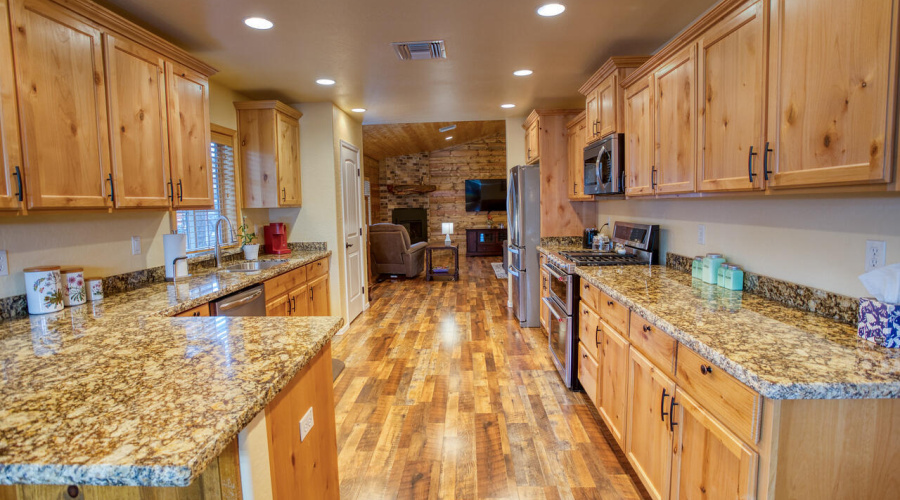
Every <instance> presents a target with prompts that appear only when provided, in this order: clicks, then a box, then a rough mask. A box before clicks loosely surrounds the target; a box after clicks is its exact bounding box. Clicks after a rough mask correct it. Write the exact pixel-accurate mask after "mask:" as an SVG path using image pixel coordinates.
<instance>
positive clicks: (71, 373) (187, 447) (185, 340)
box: [0, 252, 343, 486]
mask: <svg viewBox="0 0 900 500" xmlns="http://www.w3.org/2000/svg"><path fill="white" fill-rule="evenodd" d="M328 255H330V252H294V253H293V254H292V255H290V256H288V257H287V258H288V262H287V263H285V264H283V265H280V266H276V267H275V268H272V269H269V270H266V271H263V272H259V273H253V274H240V273H233V274H232V273H225V272H218V273H217V272H216V271H215V269H211V270H208V271H202V272H200V273H198V274H197V275H196V276H193V277H191V278H189V279H186V280H185V281H184V282H183V283H182V282H179V284H178V286H177V293H176V286H175V285H173V284H171V283H159V284H155V285H152V286H149V287H146V288H142V289H138V290H134V291H132V292H128V293H123V294H119V295H114V296H111V297H106V298H105V299H104V300H103V301H102V302H88V303H87V304H85V305H82V306H77V307H73V308H66V309H65V310H63V311H61V312H59V313H54V314H48V315H44V316H31V317H29V318H25V319H20V320H14V321H7V322H3V323H0V484H80V485H117V486H187V485H188V484H190V483H191V481H193V480H194V479H195V478H196V477H197V476H199V475H200V473H201V472H203V470H204V469H205V468H206V466H207V465H208V464H209V463H210V461H212V460H213V459H214V458H215V457H217V456H218V455H219V453H221V451H222V449H223V448H224V447H225V446H226V445H227V444H228V443H230V442H231V441H232V440H233V439H234V438H235V436H236V435H237V433H238V432H240V430H241V429H243V428H244V427H245V426H246V425H247V424H248V423H249V422H250V420H252V419H253V417H254V416H256V414H257V413H259V412H260V411H261V410H262V409H263V408H264V407H265V406H266V404H268V403H269V402H270V401H271V400H272V398H274V397H275V394H277V393H278V391H280V390H281V389H282V388H283V387H284V386H285V385H286V384H287V383H288V382H289V381H290V379H291V378H292V377H293V376H294V375H295V374H296V373H297V372H298V371H299V370H300V369H301V368H302V367H303V366H304V365H305V364H306V363H307V362H308V361H309V360H310V359H311V358H312V357H313V356H314V355H315V354H316V353H317V352H318V351H319V350H320V349H321V348H322V347H323V346H324V345H325V344H326V343H327V342H328V341H329V340H331V338H332V337H333V336H334V334H335V333H336V332H337V331H338V329H339V328H340V327H341V326H342V324H343V320H342V319H341V318H336V317H307V318H292V317H252V318H251V317H245V318H237V317H235V318H231V317H205V318H204V317H201V318H195V317H185V318H173V317H169V316H171V315H172V314H176V313H178V312H181V311H184V310H187V309H190V308H192V307H195V306H197V305H200V304H202V303H205V302H208V301H209V300H212V299H215V298H217V297H221V296H224V295H227V294H229V293H231V292H234V291H238V290H240V289H242V288H245V287H247V286H250V285H253V284H255V283H259V282H262V281H264V280H266V279H268V278H271V277H272V276H275V275H278V274H281V273H283V272H285V271H287V270H290V269H293V268H296V267H299V266H302V265H304V264H307V263H309V262H313V261H315V260H318V259H320V258H323V257H327V256H328ZM272 258H285V257H284V256H278V257H272Z"/></svg>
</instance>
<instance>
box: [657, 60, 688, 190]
mask: <svg viewBox="0 0 900 500" xmlns="http://www.w3.org/2000/svg"><path fill="white" fill-rule="evenodd" d="M696 53H697V47H696V45H693V44H692V45H690V46H688V47H687V48H685V49H684V50H682V51H681V52H679V53H678V54H676V55H675V56H673V57H672V59H670V60H669V61H668V62H666V63H665V64H663V66H662V67H661V68H660V69H658V70H657V71H656V73H655V74H654V76H653V82H654V85H653V89H654V90H653V97H654V104H655V105H656V108H655V109H656V113H655V114H656V118H655V128H656V179H654V181H655V183H656V191H657V192H658V193H690V192H692V191H694V184H695V183H694V179H695V177H696V172H695V167H696V165H697V161H696V160H697V155H696V154H695V150H696V148H697V85H696V81H697V78H696V74H697V65H696Z"/></svg>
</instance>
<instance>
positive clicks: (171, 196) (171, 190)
mask: <svg viewBox="0 0 900 500" xmlns="http://www.w3.org/2000/svg"><path fill="white" fill-rule="evenodd" d="M166 186H167V187H168V189H167V191H168V192H169V196H168V198H169V201H171V202H174V201H175V188H174V187H173V186H172V179H169V183H168V184H166Z"/></svg>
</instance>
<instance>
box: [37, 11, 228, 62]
mask: <svg viewBox="0 0 900 500" xmlns="http://www.w3.org/2000/svg"><path fill="white" fill-rule="evenodd" d="M52 1H53V2H54V3H56V4H58V5H60V6H62V7H65V8H67V9H69V10H71V11H72V12H75V13H76V14H79V15H81V16H84V17H86V18H88V19H89V20H90V21H92V22H93V23H96V24H98V25H99V26H100V27H102V28H103V29H104V30H108V31H111V32H113V33H115V34H118V35H120V36H122V37H124V38H128V39H129V40H131V41H134V42H136V43H139V44H141V45H144V46H145V47H147V48H149V49H152V50H154V51H156V52H159V53H160V54H162V55H163V56H165V57H167V58H169V59H171V60H173V61H175V62H177V63H179V64H183V65H185V66H187V67H189V68H191V69H192V70H194V71H197V72H198V73H201V74H202V75H204V76H206V77H207V78H208V77H210V76H212V75H215V74H216V73H218V70H217V69H216V68H213V67H212V66H210V65H208V64H206V63H205V62H203V61H201V60H200V59H197V58H196V57H194V56H192V55H191V54H189V53H188V52H187V51H186V50H184V49H182V48H180V47H178V46H177V45H175V44H173V43H172V42H169V41H168V40H166V39H164V38H162V37H160V36H159V35H156V34H154V33H151V32H150V31H148V30H146V29H144V28H142V27H140V26H138V25H137V24H135V23H134V22H133V21H130V20H128V19H126V18H124V17H122V16H120V15H119V14H116V13H114V12H112V11H110V10H108V9H106V8H104V7H101V6H100V5H97V4H95V3H94V2H91V1H90V0H52Z"/></svg>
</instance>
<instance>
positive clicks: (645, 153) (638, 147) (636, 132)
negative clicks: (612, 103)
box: [625, 75, 656, 196]
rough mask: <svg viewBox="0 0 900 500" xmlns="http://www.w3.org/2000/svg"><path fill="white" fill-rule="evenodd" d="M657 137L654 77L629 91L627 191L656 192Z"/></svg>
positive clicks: (635, 194) (626, 116)
mask: <svg viewBox="0 0 900 500" xmlns="http://www.w3.org/2000/svg"><path fill="white" fill-rule="evenodd" d="M655 141H656V139H655V138H654V131H653V76H652V75H650V76H648V77H646V78H643V79H641V80H639V81H637V82H635V84H634V85H632V86H631V87H629V88H628V89H627V90H626V91H625V194H626V195H628V196H644V195H649V194H653V193H654V192H655V191H656V186H655V184H654V180H655V179H654V177H655V175H656V172H655V169H656V167H655V166H654V165H655V161H656V159H655V157H654V155H655V152H656V142H655Z"/></svg>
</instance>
